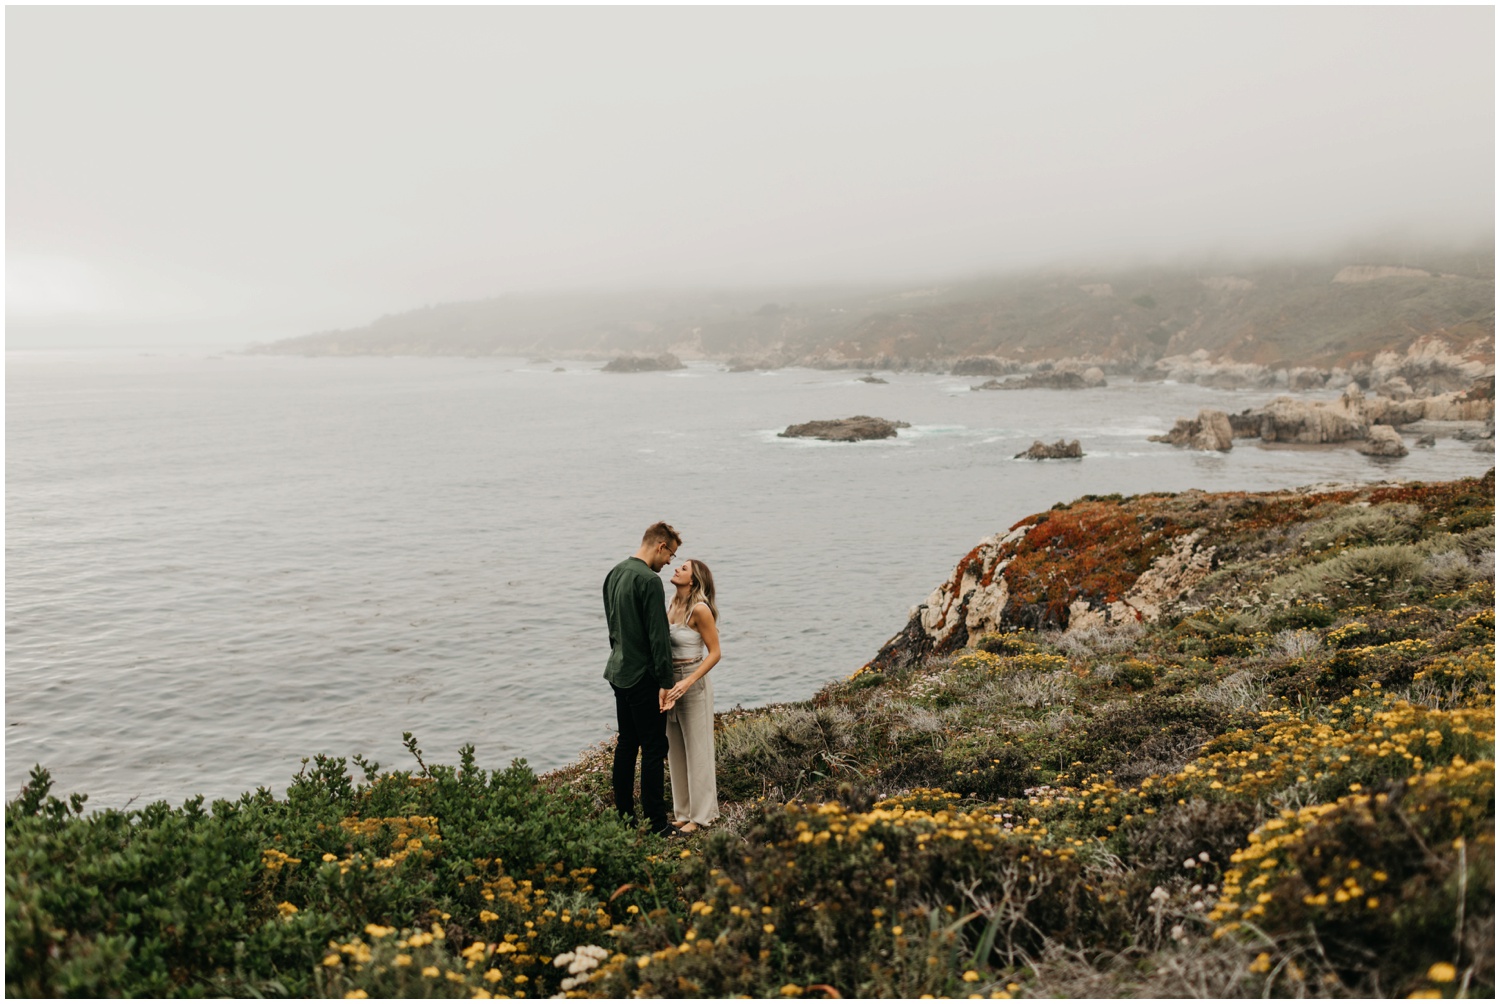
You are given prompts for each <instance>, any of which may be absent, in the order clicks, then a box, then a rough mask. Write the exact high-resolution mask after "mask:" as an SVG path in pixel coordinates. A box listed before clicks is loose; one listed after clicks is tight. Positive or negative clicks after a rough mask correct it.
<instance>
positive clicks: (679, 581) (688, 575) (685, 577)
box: [672, 561, 693, 586]
mask: <svg viewBox="0 0 1500 1004" xmlns="http://www.w3.org/2000/svg"><path fill="white" fill-rule="evenodd" d="M692 584H693V563H692V562H691V561H684V562H683V563H682V564H680V565H678V566H677V571H675V572H673V573H672V585H674V586H691V585H692Z"/></svg>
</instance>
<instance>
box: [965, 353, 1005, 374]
mask: <svg viewBox="0 0 1500 1004" xmlns="http://www.w3.org/2000/svg"><path fill="white" fill-rule="evenodd" d="M1015 368H1016V364H1015V363H1013V362H1011V361H1010V360H1009V359H1001V358H999V357H997V356H964V357H963V358H962V359H955V360H954V361H953V369H952V370H950V372H951V373H952V374H953V375H954V376H1002V375H1003V374H1006V373H1013V372H1015Z"/></svg>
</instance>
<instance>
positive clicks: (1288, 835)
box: [1208, 757, 1495, 937]
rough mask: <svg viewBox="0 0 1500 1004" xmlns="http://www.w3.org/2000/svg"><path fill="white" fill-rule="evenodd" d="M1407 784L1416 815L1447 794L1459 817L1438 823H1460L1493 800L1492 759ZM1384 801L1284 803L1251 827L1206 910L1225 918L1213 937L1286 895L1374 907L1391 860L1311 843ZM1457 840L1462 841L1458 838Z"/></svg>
mask: <svg viewBox="0 0 1500 1004" xmlns="http://www.w3.org/2000/svg"><path fill="white" fill-rule="evenodd" d="M1408 785H1409V791H1408V793H1407V796H1406V799H1405V805H1406V811H1408V812H1410V813H1414V814H1420V813H1423V812H1426V811H1428V810H1429V806H1430V805H1432V804H1433V803H1435V802H1437V801H1438V800H1439V799H1452V800H1453V806H1454V807H1453V809H1452V810H1450V811H1452V812H1456V813H1459V814H1460V818H1457V819H1450V820H1445V821H1444V822H1447V823H1452V824H1454V825H1455V826H1456V827H1458V828H1462V827H1463V823H1464V822H1465V820H1464V819H1463V818H1462V814H1463V813H1464V812H1465V811H1466V810H1471V809H1472V810H1473V811H1475V812H1476V813H1477V812H1478V810H1479V808H1480V807H1482V806H1484V805H1487V804H1489V803H1491V802H1493V799H1494V791H1495V764H1494V762H1493V761H1490V760H1484V761H1479V762H1476V763H1467V762H1465V761H1464V760H1463V759H1462V758H1460V757H1455V758H1454V759H1453V761H1452V762H1450V763H1448V764H1446V765H1444V766H1441V767H1437V768H1435V769H1432V770H1429V771H1426V772H1424V773H1422V774H1418V775H1414V776H1412V777H1411V778H1409V779H1408ZM1351 787H1353V788H1356V789H1358V788H1360V787H1361V786H1360V785H1358V784H1355V785H1352V786H1351ZM1387 801H1388V797H1387V796H1386V795H1385V794H1383V793H1382V794H1376V795H1373V796H1371V795H1369V794H1367V793H1364V792H1363V791H1355V792H1354V793H1353V794H1349V795H1345V796H1344V797H1342V798H1340V799H1338V800H1337V801H1334V802H1324V803H1320V804H1315V805H1307V806H1303V807H1302V808H1300V809H1298V810H1296V811H1295V812H1294V811H1292V810H1290V809H1284V810H1282V812H1281V814H1280V816H1279V817H1278V818H1276V819H1272V820H1269V821H1267V822H1266V823H1265V824H1263V825H1262V826H1260V827H1259V828H1258V829H1256V830H1255V831H1254V832H1252V833H1251V834H1250V836H1249V838H1248V843H1247V845H1246V846H1245V847H1244V848H1242V849H1241V850H1239V851H1236V852H1235V853H1234V855H1233V856H1232V857H1231V858H1230V861H1231V863H1232V864H1233V865H1234V867H1232V868H1230V869H1229V870H1228V871H1227V872H1225V874H1224V887H1223V891H1222V894H1221V897H1220V899H1219V902H1218V903H1217V905H1216V906H1215V908H1214V910H1213V912H1211V913H1210V914H1209V915H1208V919H1209V920H1211V921H1214V922H1219V921H1223V922H1224V924H1223V926H1221V927H1220V928H1219V929H1218V930H1217V931H1216V932H1215V936H1216V937H1217V936H1220V935H1222V934H1224V933H1225V932H1227V931H1231V930H1234V929H1236V928H1237V927H1238V926H1239V923H1240V921H1258V920H1259V919H1260V918H1262V917H1264V916H1265V915H1266V913H1267V910H1268V908H1271V907H1273V906H1275V907H1278V908H1282V907H1284V906H1285V905H1286V901H1287V900H1289V899H1293V898H1294V899H1295V900H1297V901H1300V904H1301V905H1302V906H1303V907H1305V908H1308V909H1311V910H1313V911H1316V912H1318V913H1328V912H1329V911H1335V912H1340V913H1348V912H1353V911H1374V910H1379V909H1381V905H1382V902H1384V899H1383V896H1382V892H1383V890H1384V888H1385V886H1386V883H1387V882H1389V881H1390V875H1389V874H1388V873H1387V871H1386V870H1385V869H1386V868H1388V867H1390V865H1388V864H1384V863H1382V862H1373V863H1371V862H1361V861H1360V860H1359V859H1357V858H1353V857H1347V856H1344V855H1339V854H1335V855H1332V856H1325V855H1324V854H1323V853H1322V848H1321V847H1320V846H1318V843H1319V841H1320V839H1321V838H1322V837H1323V836H1324V835H1325V834H1327V833H1328V832H1329V831H1330V828H1331V827H1333V826H1335V825H1346V826H1347V825H1350V824H1352V825H1356V826H1363V827H1367V828H1373V827H1374V826H1375V825H1376V823H1377V820H1376V813H1377V812H1378V811H1380V810H1382V809H1383V808H1384V807H1385V806H1386V804H1387ZM1476 821H1477V820H1476ZM1457 840H1458V842H1459V843H1461V842H1462V840H1463V838H1462V837H1460V838H1457ZM1334 842H1336V841H1334ZM1455 846H1457V844H1456V845H1455ZM1309 848H1311V850H1309ZM1306 861H1313V862H1316V868H1315V869H1313V870H1312V871H1309V870H1308V866H1307V865H1306V863H1305V862H1306ZM1320 872H1321V874H1319V873H1320ZM1387 905H1389V904H1387Z"/></svg>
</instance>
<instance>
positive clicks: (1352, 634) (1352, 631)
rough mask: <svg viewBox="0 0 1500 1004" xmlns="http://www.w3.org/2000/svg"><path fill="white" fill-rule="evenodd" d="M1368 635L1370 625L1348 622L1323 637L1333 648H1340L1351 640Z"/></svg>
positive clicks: (1360, 622) (1362, 622)
mask: <svg viewBox="0 0 1500 1004" xmlns="http://www.w3.org/2000/svg"><path fill="white" fill-rule="evenodd" d="M1369 633H1370V625H1368V624H1366V623H1365V622H1364V621H1350V622H1349V623H1348V624H1345V625H1344V626H1343V627H1338V628H1334V629H1333V630H1332V631H1330V632H1328V634H1327V635H1326V636H1325V640H1326V641H1327V642H1328V644H1329V645H1330V646H1332V647H1334V648H1340V647H1342V646H1343V644H1344V643H1345V642H1347V641H1349V640H1350V639H1351V638H1361V637H1363V636H1364V635H1367V634H1369Z"/></svg>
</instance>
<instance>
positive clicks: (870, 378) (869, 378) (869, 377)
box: [859, 373, 890, 383]
mask: <svg viewBox="0 0 1500 1004" xmlns="http://www.w3.org/2000/svg"><path fill="white" fill-rule="evenodd" d="M859 382H860V383H889V382H890V381H889V380H882V379H880V377H878V376H876V375H875V374H874V373H866V374H865V375H864V376H862V377H860V378H859Z"/></svg>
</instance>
